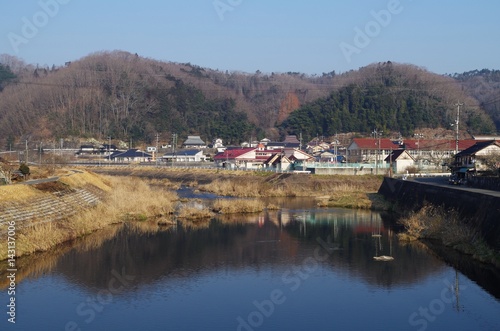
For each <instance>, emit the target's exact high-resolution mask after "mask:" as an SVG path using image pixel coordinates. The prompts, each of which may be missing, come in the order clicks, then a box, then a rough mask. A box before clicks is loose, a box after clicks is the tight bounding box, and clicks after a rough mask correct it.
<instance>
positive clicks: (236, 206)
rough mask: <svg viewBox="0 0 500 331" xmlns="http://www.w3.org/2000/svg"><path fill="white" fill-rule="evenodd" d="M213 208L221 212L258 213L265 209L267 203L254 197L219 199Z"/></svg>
mask: <svg viewBox="0 0 500 331" xmlns="http://www.w3.org/2000/svg"><path fill="white" fill-rule="evenodd" d="M212 209H213V211H214V212H216V213H221V214H235V213H257V212H261V211H263V210H264V209H265V205H264V202H262V201H260V200H254V199H252V200H250V199H249V200H247V199H218V200H216V201H215V202H214V205H213V207H212Z"/></svg>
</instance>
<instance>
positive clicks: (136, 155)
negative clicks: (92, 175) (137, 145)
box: [109, 149, 152, 163]
mask: <svg viewBox="0 0 500 331" xmlns="http://www.w3.org/2000/svg"><path fill="white" fill-rule="evenodd" d="M151 158H152V155H151V154H149V153H146V152H144V151H141V150H139V149H129V150H128V151H125V152H115V153H113V154H111V155H110V156H109V160H110V161H112V162H117V163H138V162H149V161H151Z"/></svg>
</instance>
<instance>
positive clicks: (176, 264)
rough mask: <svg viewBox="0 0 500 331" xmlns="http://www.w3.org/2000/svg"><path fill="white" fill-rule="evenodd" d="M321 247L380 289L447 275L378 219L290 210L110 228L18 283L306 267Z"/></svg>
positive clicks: (41, 259) (38, 261) (53, 256)
mask: <svg viewBox="0 0 500 331" xmlns="http://www.w3.org/2000/svg"><path fill="white" fill-rule="evenodd" d="M320 241H322V242H324V243H327V244H328V245H329V247H331V248H333V249H332V251H331V252H330V254H329V257H328V259H327V260H326V261H325V262H324V263H325V267H328V268H331V270H332V271H334V272H336V273H341V274H345V275H347V276H348V277H355V278H358V279H361V280H362V281H364V282H366V283H367V284H370V285H372V286H375V287H384V288H392V287H397V286H402V285H405V284H411V283H415V282H418V281H420V280H422V279H425V278H426V277H429V276H431V275H433V274H436V273H439V272H440V271H441V269H442V268H443V264H442V262H440V261H439V260H438V259H437V258H429V254H428V252H427V249H425V248H424V247H423V246H421V245H415V244H409V245H406V244H401V243H399V242H398V241H397V239H396V237H395V234H394V232H393V231H392V230H391V229H390V228H389V227H387V226H386V225H385V224H384V221H383V219H382V218H381V216H380V214H378V213H374V212H366V211H357V210H342V209H283V210H280V211H274V212H267V213H262V214H252V215H246V216H241V215H220V216H219V217H217V218H216V219H214V220H212V221H206V222H195V223H185V224H184V223H182V224H181V223H180V224H178V225H177V226H172V227H161V226H158V224H157V223H155V222H143V223H130V224H124V225H122V226H116V227H112V228H108V229H107V230H106V231H102V232H99V233H97V234H94V235H91V236H88V237H86V238H84V239H82V240H79V241H77V242H75V243H74V244H73V245H66V246H63V247H60V248H58V249H56V250H54V251H51V252H49V253H45V254H41V255H37V256H36V257H35V258H33V257H28V258H26V259H21V261H20V263H21V265H22V267H20V269H21V270H23V272H22V274H20V275H19V278H18V279H20V280H22V278H23V277H28V276H29V277H37V276H38V275H41V274H44V273H47V272H53V273H55V274H59V275H61V276H63V277H65V278H67V279H68V280H69V281H71V282H74V283H77V284H80V285H82V286H84V287H85V288H87V289H89V290H91V291H99V290H100V289H105V288H106V287H107V286H108V284H109V282H110V280H111V279H112V277H113V274H112V271H113V270H115V271H116V270H122V269H125V270H126V271H127V273H128V274H133V275H134V276H135V281H136V284H137V286H142V285H147V284H151V283H154V282H157V281H158V280H160V279H163V280H168V281H170V280H171V281H174V280H175V279H178V278H186V277H192V276H193V275H196V274H198V273H201V272H204V273H206V272H211V271H217V270H221V269H223V270H228V269H230V270H237V269H241V268H249V267H251V268H255V269H260V268H265V267H267V266H272V267H280V266H282V267H284V266H288V265H290V264H300V263H301V262H302V260H303V259H304V258H305V257H310V256H313V254H314V251H315V249H316V248H317V247H318V246H319V245H320ZM378 255H390V256H392V257H394V261H390V262H380V261H375V260H374V259H373V257H374V256H378ZM23 262H24V263H23Z"/></svg>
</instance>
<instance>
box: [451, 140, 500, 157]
mask: <svg viewBox="0 0 500 331" xmlns="http://www.w3.org/2000/svg"><path fill="white" fill-rule="evenodd" d="M491 145H497V146H499V147H500V143H498V142H497V141H496V140H487V141H481V142H476V143H475V144H474V145H472V146H471V147H469V148H467V149H464V150H463V151H461V152H460V153H458V154H457V155H456V156H464V155H475V154H476V153H477V152H479V151H480V150H482V149H484V148H486V147H488V146H491Z"/></svg>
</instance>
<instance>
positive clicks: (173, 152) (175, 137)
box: [172, 133, 177, 167]
mask: <svg viewBox="0 0 500 331" xmlns="http://www.w3.org/2000/svg"><path fill="white" fill-rule="evenodd" d="M175 146H177V133H172V167H173V166H174V157H175Z"/></svg>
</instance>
